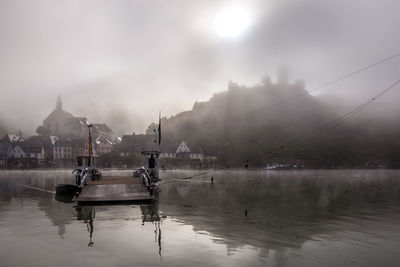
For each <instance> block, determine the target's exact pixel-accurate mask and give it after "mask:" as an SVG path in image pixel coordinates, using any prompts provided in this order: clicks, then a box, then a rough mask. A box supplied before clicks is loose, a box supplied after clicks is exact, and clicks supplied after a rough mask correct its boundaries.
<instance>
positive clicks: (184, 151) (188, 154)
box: [176, 141, 203, 161]
mask: <svg viewBox="0 0 400 267" xmlns="http://www.w3.org/2000/svg"><path fill="white" fill-rule="evenodd" d="M176 157H177V158H189V159H196V160H200V161H203V152H201V150H200V149H198V148H197V149H196V148H195V149H193V150H191V149H190V148H189V146H188V145H187V142H186V141H182V142H181V143H180V144H179V145H178V147H177V149H176Z"/></svg>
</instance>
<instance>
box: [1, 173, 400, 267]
mask: <svg viewBox="0 0 400 267" xmlns="http://www.w3.org/2000/svg"><path fill="white" fill-rule="evenodd" d="M195 173H196V172H195V171H167V172H165V173H164V174H163V176H164V177H163V183H164V185H161V186H160V189H161V191H160V192H159V196H158V200H157V201H156V202H155V203H152V204H128V205H106V206H81V207H76V204H74V203H64V202H60V201H57V200H55V199H54V194H52V193H51V191H52V190H53V188H54V184H57V183H61V182H71V180H72V177H71V175H70V172H69V171H9V172H7V171H3V172H1V173H0V191H1V199H0V214H1V216H0V229H1V231H0V248H1V249H0V251H1V252H0V254H1V255H0V256H1V259H2V266H15V265H17V266H18V265H21V266H24V265H30V266H54V265H60V266H71V265H76V264H79V265H82V264H84V265H85V266H96V265H99V264H100V265H107V266H131V265H132V264H134V265H136V264H140V265H142V266H153V265H163V266H188V265H191V266H216V265H221V266H222V265H226V264H229V265H232V266H243V265H247V266H265V265H271V266H321V265H324V266H379V265H385V266H397V265H398V262H399V261H400V258H399V256H398V253H397V251H398V246H399V245H400V238H399V237H398V234H397V233H398V231H399V230H400V225H399V223H398V221H399V219H400V217H399V211H400V182H399V180H398V175H399V172H398V171H386V170H376V171H360V170H354V171H348V170H340V171H323V170H321V171H228V172H225V171H220V172H217V173H214V174H213V177H214V183H211V182H210V177H208V176H204V177H199V178H197V179H193V180H183V181H182V180H180V178H182V177H185V176H187V175H193V174H195ZM107 174H113V175H116V174H118V175H126V176H129V175H131V173H130V172H129V171H110V172H107ZM41 189H43V190H41ZM246 210H247V216H246V215H245V211H246ZM160 236H161V237H160ZM21 254H23V255H24V257H20V255H21Z"/></svg>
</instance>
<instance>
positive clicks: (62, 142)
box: [53, 138, 72, 162]
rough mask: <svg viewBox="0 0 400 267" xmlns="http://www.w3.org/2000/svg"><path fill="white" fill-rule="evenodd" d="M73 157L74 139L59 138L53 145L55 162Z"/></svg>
mask: <svg viewBox="0 0 400 267" xmlns="http://www.w3.org/2000/svg"><path fill="white" fill-rule="evenodd" d="M65 159H72V140H71V139H69V138H58V139H57V140H55V142H54V145H53V160H54V162H57V161H60V160H65Z"/></svg>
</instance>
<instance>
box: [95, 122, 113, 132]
mask: <svg viewBox="0 0 400 267" xmlns="http://www.w3.org/2000/svg"><path fill="white" fill-rule="evenodd" d="M93 127H94V128H95V130H97V131H99V132H104V133H112V132H113V131H112V130H111V129H110V128H109V127H108V126H107V124H105V123H95V124H93Z"/></svg>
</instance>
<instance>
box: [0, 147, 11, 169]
mask: <svg viewBox="0 0 400 267" xmlns="http://www.w3.org/2000/svg"><path fill="white" fill-rule="evenodd" d="M9 153H10V146H9V145H8V144H6V143H0V168H5V167H6V166H7V161H8V156H9Z"/></svg>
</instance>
